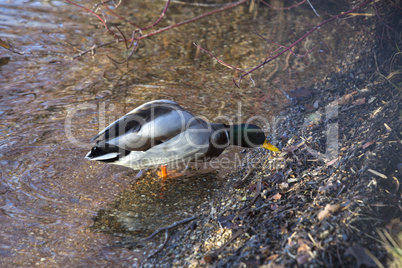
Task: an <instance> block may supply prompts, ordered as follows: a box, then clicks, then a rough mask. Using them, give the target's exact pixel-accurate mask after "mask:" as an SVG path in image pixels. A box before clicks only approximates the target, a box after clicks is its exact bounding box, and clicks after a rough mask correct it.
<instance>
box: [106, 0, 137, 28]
mask: <svg viewBox="0 0 402 268" xmlns="http://www.w3.org/2000/svg"><path fill="white" fill-rule="evenodd" d="M102 4H103V6H104V7H106V9H107V10H108V11H109V12H110V13H111V14H112V15H113V16H115V17H117V18H119V19H121V20H124V21H125V22H127V23H129V24H131V25H133V26H134V27H137V28H138V29H141V27H140V26H138V25H137V24H135V23H134V22H132V21H129V20H127V19H125V18H123V17H121V16H119V15H117V14H116V13H115V12H113V10H111V9H110V8H109V7H108V5H107V3H106V2H104V3H102Z"/></svg>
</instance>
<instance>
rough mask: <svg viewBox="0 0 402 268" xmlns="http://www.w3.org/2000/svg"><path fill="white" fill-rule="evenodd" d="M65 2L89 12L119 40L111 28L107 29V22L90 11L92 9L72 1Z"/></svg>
mask: <svg viewBox="0 0 402 268" xmlns="http://www.w3.org/2000/svg"><path fill="white" fill-rule="evenodd" d="M65 1H66V2H68V3H70V4H72V5H74V6H76V7H79V8H82V9H84V10H85V11H86V12H89V13H91V14H92V15H95V16H96V17H97V18H98V19H99V20H100V21H101V22H102V24H103V26H104V27H105V29H106V30H107V31H108V32H110V33H112V34H113V36H114V37H116V38H117V39H118V37H117V36H116V34H115V33H114V32H113V31H112V30H110V29H109V27H107V25H106V22H105V21H104V20H103V19H102V18H101V17H100V16H99V15H98V14H96V13H95V12H93V11H92V10H90V9H88V8H86V7H84V6H81V5H79V4H76V3H74V2H72V1H70V0H65Z"/></svg>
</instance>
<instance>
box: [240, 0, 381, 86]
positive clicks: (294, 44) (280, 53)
mask: <svg viewBox="0 0 402 268" xmlns="http://www.w3.org/2000/svg"><path fill="white" fill-rule="evenodd" d="M370 2H374V0H367V1H364V2H363V3H361V4H359V5H357V6H356V7H355V8H352V9H350V10H348V11H346V12H344V13H342V14H339V15H336V16H334V17H331V18H329V19H327V20H325V21H323V22H321V23H320V24H318V25H317V26H315V27H313V28H312V29H311V30H310V31H308V32H307V33H306V34H304V35H303V36H302V37H301V38H299V39H298V40H297V41H296V42H294V43H292V44H291V45H290V46H288V47H287V48H285V49H284V50H283V51H281V52H279V53H278V54H276V55H274V56H273V57H270V58H268V59H265V60H264V61H263V62H262V63H261V64H259V65H257V66H256V67H254V68H252V69H251V70H250V71H247V72H246V73H244V74H242V75H241V76H240V78H239V81H238V83H237V84H236V86H239V85H240V82H241V80H242V79H243V78H244V77H245V76H246V75H248V74H250V73H252V72H254V71H255V70H257V69H259V68H261V67H262V66H264V65H265V64H267V63H269V62H271V61H273V60H274V59H276V58H278V57H280V56H281V55H282V54H284V53H285V52H287V51H291V49H292V48H293V47H294V46H296V45H297V44H299V43H300V42H301V41H302V40H304V39H305V38H306V37H307V36H309V35H310V34H312V33H313V32H315V31H316V30H318V29H320V27H321V26H322V25H324V24H327V23H328V22H331V21H333V20H335V19H337V18H340V17H343V16H346V15H347V14H349V13H352V12H354V11H355V10H357V9H359V8H361V7H363V6H365V5H367V4H368V3H370Z"/></svg>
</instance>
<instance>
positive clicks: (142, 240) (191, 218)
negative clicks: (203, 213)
mask: <svg viewBox="0 0 402 268" xmlns="http://www.w3.org/2000/svg"><path fill="white" fill-rule="evenodd" d="M199 216H200V215H199V214H198V215H195V216H192V217H189V218H185V219H183V220H181V221H176V222H174V223H173V224H171V225H169V226H165V227H162V228H158V229H157V230H156V231H155V232H153V233H152V234H151V235H150V236H148V237H147V238H144V239H141V240H140V242H145V241H148V240H151V239H152V238H153V237H154V236H156V235H157V234H158V233H160V232H161V231H164V230H167V231H168V230H169V229H172V228H175V227H177V226H179V225H181V224H184V223H187V222H190V221H193V220H195V219H196V218H198V217H199Z"/></svg>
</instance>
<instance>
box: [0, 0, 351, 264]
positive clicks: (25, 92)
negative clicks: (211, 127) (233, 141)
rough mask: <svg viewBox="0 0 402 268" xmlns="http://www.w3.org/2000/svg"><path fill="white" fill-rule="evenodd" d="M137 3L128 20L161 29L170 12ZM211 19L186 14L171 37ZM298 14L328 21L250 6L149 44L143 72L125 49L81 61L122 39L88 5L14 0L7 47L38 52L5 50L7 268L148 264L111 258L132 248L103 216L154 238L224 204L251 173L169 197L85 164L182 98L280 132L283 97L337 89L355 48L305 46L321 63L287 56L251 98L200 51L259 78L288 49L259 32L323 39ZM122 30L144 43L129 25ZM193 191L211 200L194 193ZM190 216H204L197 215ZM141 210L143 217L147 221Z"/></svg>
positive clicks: (248, 86)
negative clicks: (113, 131) (111, 131)
mask: <svg viewBox="0 0 402 268" xmlns="http://www.w3.org/2000/svg"><path fill="white" fill-rule="evenodd" d="M75 2H76V3H79V1H75ZM137 2H140V3H137V4H135V3H132V6H127V7H125V8H124V9H123V8H121V9H118V10H119V11H121V12H122V13H120V14H122V15H124V16H126V17H127V18H130V19H133V20H136V21H137V22H138V23H140V22H147V23H148V22H150V21H153V20H155V19H156V18H157V17H158V15H159V14H160V11H161V10H162V9H163V6H164V4H165V2H164V1H150V2H146V4H144V3H143V2H141V1H137ZM81 4H84V5H86V6H87V7H90V6H88V4H86V2H81ZM210 10H212V8H211V7H195V6H189V5H172V6H171V8H170V9H169V12H168V13H167V16H166V18H165V19H164V20H163V21H162V22H161V25H160V27H162V26H166V25H168V24H169V23H171V21H180V20H181V19H183V18H184V17H185V18H191V17H193V16H195V15H197V14H201V13H204V12H207V11H210ZM295 11H296V10H295ZM183 14H185V16H184V15H183ZM254 16H255V19H253V17H254ZM289 16H294V17H292V18H289ZM298 16H302V17H305V18H309V24H310V25H314V23H316V22H318V21H319V19H318V18H317V17H315V16H314V14H313V13H312V12H311V10H309V9H308V8H305V9H298V10H297V11H296V12H295V13H291V12H287V11H272V10H271V11H270V10H268V9H267V8H263V7H260V8H259V9H258V12H257V13H255V12H254V13H250V12H249V10H248V6H241V7H238V8H236V9H234V10H230V11H226V12H223V13H220V14H219V15H215V16H211V17H208V18H207V19H203V20H201V21H199V22H197V23H196V24H188V25H186V26H183V27H179V28H176V29H174V30H171V31H168V32H165V33H163V34H160V35H157V36H154V37H152V38H150V39H147V40H143V42H141V43H140V45H139V50H138V51H137V52H136V53H135V54H134V56H133V58H132V60H131V61H130V62H129V64H128V65H127V64H122V65H118V64H115V63H114V62H113V61H111V60H110V59H108V57H107V56H106V55H109V56H110V57H112V58H114V59H116V60H124V57H125V55H127V52H126V51H125V50H124V46H123V45H122V44H120V45H112V46H108V47H105V48H100V49H98V50H97V51H96V54H95V55H94V56H92V55H89V54H87V55H85V56H83V57H80V58H78V59H76V60H72V59H71V57H72V56H74V55H77V54H78V53H80V52H81V51H82V50H85V49H87V48H89V47H91V46H92V45H93V44H94V43H97V44H99V43H101V42H107V41H110V40H112V38H111V37H110V35H107V34H105V31H104V30H103V29H101V28H99V23H98V21H97V20H96V19H95V18H93V17H91V16H89V15H88V14H86V13H85V12H82V11H81V10H79V9H78V8H77V7H74V6H72V5H70V4H68V3H65V2H63V1H34V0H32V1H3V2H1V3H0V28H1V31H0V38H1V39H2V40H3V41H4V40H8V41H9V42H10V43H11V44H12V45H13V47H14V48H15V49H17V50H19V51H23V52H28V53H30V52H31V53H33V54H25V55H17V54H14V53H10V52H8V51H6V50H5V49H3V48H0V57H1V58H2V59H3V60H4V62H5V64H4V65H2V66H0V83H1V87H0V92H1V97H0V101H1V102H0V125H1V128H0V136H1V139H0V168H1V169H0V222H1V235H0V247H1V248H0V258H1V264H2V266H33V265H40V266H45V265H46V266H49V265H53V266H65V265H69V266H84V265H91V266H92V265H114V264H116V265H117V264H118V265H124V264H126V265H132V264H136V263H137V261H138V260H139V259H141V254H140V253H138V252H134V251H130V250H127V249H122V248H114V247H108V246H110V245H113V244H114V243H115V242H116V241H117V240H118V239H117V238H116V237H114V236H112V235H109V234H106V233H101V232H93V231H92V230H91V229H90V228H89V227H90V226H92V225H93V224H94V222H93V217H94V216H95V215H97V214H98V212H99V211H105V210H110V211H112V210H113V211H114V213H117V214H119V215H126V216H127V215H129V217H125V218H124V217H123V216H122V217H120V219H121V221H120V222H123V221H124V224H125V228H127V229H130V228H131V229H136V228H137V229H138V230H142V229H144V228H145V225H147V226H146V228H147V230H148V231H151V230H152V229H156V228H158V227H160V226H165V225H168V224H171V221H172V220H178V219H180V217H185V215H186V214H190V213H191V211H192V212H194V211H196V208H197V207H196V205H194V200H206V201H208V199H210V198H212V196H213V192H214V191H215V190H216V189H218V188H219V185H220V184H221V183H224V182H225V178H224V174H225V173H227V172H230V171H231V170H233V169H234V168H235V167H236V166H237V165H239V164H240V163H239V162H238V161H237V162H233V163H232V164H231V165H229V166H228V167H227V168H226V169H225V168H217V170H218V171H220V173H206V174H204V175H202V174H201V175H194V176H193V177H191V178H192V179H194V180H195V183H192V182H191V180H189V179H188V178H184V179H183V178H178V179H176V180H174V179H172V180H170V181H169V185H168V186H166V185H165V186H164V187H165V188H163V187H162V186H161V182H159V181H155V180H148V181H146V180H143V179H142V180H141V179H139V180H137V181H136V183H135V174H136V172H135V171H132V170H129V169H126V168H123V167H118V166H113V165H108V164H104V163H94V162H88V161H85V160H84V159H83V157H84V156H85V154H86V153H87V151H88V150H89V149H90V148H91V145H92V144H91V143H90V142H89V141H90V139H91V138H92V137H93V136H94V135H95V134H96V133H97V132H98V131H99V130H100V129H102V128H103V127H105V126H106V125H107V124H109V123H110V122H112V121H114V120H115V119H117V118H118V117H120V116H122V115H123V114H125V113H127V112H129V111H130V110H132V109H133V108H135V107H136V106H138V105H140V104H142V103H144V102H145V101H149V100H154V99H160V98H167V99H173V100H176V101H178V102H179V103H180V104H181V105H182V106H184V107H186V108H187V109H189V110H190V111H191V112H192V113H194V114H196V115H198V116H203V117H206V118H208V119H209V120H211V121H224V122H228V121H233V122H240V121H246V120H248V119H249V118H253V117H254V120H255V121H256V122H260V124H262V125H263V126H264V127H265V128H266V130H267V131H270V130H273V129H274V128H273V125H272V124H273V119H272V118H273V117H272V116H273V115H275V114H276V113H277V111H278V110H279V109H280V107H281V106H283V105H285V104H286V101H285V100H284V97H283V94H282V92H283V91H284V90H293V89H295V88H297V87H300V86H308V85H310V84H311V83H313V82H315V81H317V80H318V79H323V78H324V77H325V74H326V73H328V72H329V71H330V70H331V66H333V64H334V63H335V59H336V58H337V57H338V56H339V55H341V54H342V52H341V51H342V49H345V48H343V47H342V42H341V41H342V40H341V39H339V40H338V41H339V42H338V41H337V42H335V41H334V40H333V39H332V38H333V37H332V36H317V35H315V36H313V37H312V38H310V39H309V40H307V42H305V43H304V45H302V46H300V47H299V48H297V49H296V50H297V51H296V53H300V54H303V53H305V50H304V49H305V48H307V49H310V48H311V47H313V46H314V44H316V43H318V44H319V47H318V48H317V49H316V50H315V51H314V52H312V53H311V54H310V55H308V57H304V58H294V57H290V55H284V56H283V57H282V58H281V59H280V60H279V61H278V62H275V63H272V64H269V65H267V66H266V67H264V68H263V69H262V70H260V71H257V72H255V73H253V74H252V76H251V77H252V79H253V81H254V82H255V84H256V85H255V86H254V85H253V81H252V80H250V79H248V78H244V80H243V81H242V84H241V87H240V88H237V87H235V86H234V85H233V82H232V78H233V77H237V76H238V74H237V73H236V72H233V71H232V70H230V69H227V68H225V67H223V66H222V65H220V64H218V63H217V62H216V61H214V60H212V59H211V57H209V56H208V55H206V54H205V53H202V52H200V51H198V50H197V49H196V48H195V47H194V46H193V45H192V42H196V43H197V44H200V45H202V46H203V47H205V48H208V49H209V50H210V51H211V52H213V53H214V54H215V55H217V56H218V57H220V58H222V59H223V60H225V61H227V62H229V63H230V64H233V65H235V66H238V67H241V68H246V69H248V68H250V67H252V66H255V65H256V64H258V62H260V61H261V59H263V58H265V57H266V56H267V55H269V53H268V52H267V49H268V48H270V47H271V50H274V48H273V47H272V45H269V44H267V43H266V42H265V41H264V40H263V39H261V38H260V37H258V36H257V35H255V34H252V33H251V31H252V30H254V31H257V32H259V33H260V34H262V35H264V36H265V37H269V36H270V37H271V38H272V39H273V40H275V42H281V43H283V44H288V43H289V42H290V41H291V40H295V39H296V38H297V35H296V34H294V31H295V30H296V32H297V31H298V32H299V33H300V32H301V33H304V32H305V29H308V28H309V24H307V23H304V22H300V23H298V22H297V20H296V19H297V18H298ZM307 16H308V17H307ZM112 22H117V20H116V19H114V20H112ZM278 22H279V23H278ZM144 24H145V23H143V24H142V25H144ZM158 27H159V26H157V27H156V28H158ZM121 29H122V30H124V31H126V34H127V36H129V35H130V34H129V31H128V30H127V28H125V26H124V25H122V26H121ZM303 29H304V31H303ZM324 30H325V28H324V27H323V31H322V32H321V34H325V33H326V32H325V31H324ZM349 34H353V33H352V32H351V33H349ZM341 38H346V35H345V36H343V37H341ZM311 44H312V45H311ZM303 46H304V47H303ZM288 56H289V57H288ZM7 58H10V59H9V61H8V63H6V62H7V60H8V59H7ZM2 62H3V61H2ZM238 151H239V150H236V149H233V150H229V152H228V153H227V154H226V155H224V156H223V157H227V158H229V159H233V158H234V156H233V155H235V153H237V152H238ZM240 162H241V161H240ZM151 172H153V171H151ZM201 173H202V172H201ZM211 176H212V177H211ZM211 178H213V179H211ZM133 183H134V184H133ZM189 183H190V184H194V185H191V186H192V187H197V188H198V189H203V191H201V192H200V191H197V190H195V189H194V188H191V187H186V184H189ZM161 187H162V188H161ZM173 189H174V190H173ZM180 189H182V190H180ZM177 191H179V192H177ZM180 191H184V192H185V193H183V192H180ZM130 192H131V193H130ZM141 192H143V194H141ZM161 195H163V196H162V197H161ZM118 196H120V197H119V198H118V199H116V198H117V197H118ZM141 196H145V197H144V198H143V199H141V198H140V197H141ZM136 197H138V198H136ZM123 198H124V200H125V201H127V200H129V201H127V202H130V203H129V204H127V203H125V207H124V208H119V207H118V206H117V205H116V204H117V203H119V202H120V201H121V200H123ZM152 198H154V199H152ZM186 202H187V203H186ZM175 204H176V205H175ZM177 204H180V206H178V205H177ZM186 206H187V207H188V208H191V209H190V211H185V210H184V207H186ZM130 207H131V208H132V209H131V210H130V209H129V208H130ZM151 207H152V211H151V212H150V208H151ZM116 211H117V212H116ZM178 211H180V213H178ZM130 213H131V214H135V215H142V216H141V217H140V218H141V221H138V220H136V217H135V216H132V215H131V214H130ZM137 218H138V217H137ZM127 219H130V220H127ZM150 222H152V223H153V224H152V225H149V223H150Z"/></svg>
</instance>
